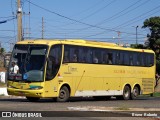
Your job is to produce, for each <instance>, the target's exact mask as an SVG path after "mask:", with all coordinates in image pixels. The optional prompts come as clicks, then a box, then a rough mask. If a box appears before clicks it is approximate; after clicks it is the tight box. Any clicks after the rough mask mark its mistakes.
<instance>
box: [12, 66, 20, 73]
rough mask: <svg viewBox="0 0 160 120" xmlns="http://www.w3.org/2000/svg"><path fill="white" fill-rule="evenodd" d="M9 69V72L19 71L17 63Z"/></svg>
mask: <svg viewBox="0 0 160 120" xmlns="http://www.w3.org/2000/svg"><path fill="white" fill-rule="evenodd" d="M10 71H11V73H14V74H17V73H18V71H19V67H18V65H15V66H13V67H11V69H10Z"/></svg>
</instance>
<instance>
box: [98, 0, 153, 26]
mask: <svg viewBox="0 0 160 120" xmlns="http://www.w3.org/2000/svg"><path fill="white" fill-rule="evenodd" d="M140 1H142V0H138V1H136V2H135V3H134V4H132V5H130V6H129V7H127V8H126V9H124V10H122V11H120V12H119V13H117V14H115V15H113V16H112V17H110V18H108V19H105V20H104V21H102V22H101V23H98V24H97V25H102V24H104V23H106V22H109V21H112V20H115V19H117V18H119V17H122V16H124V15H126V14H127V13H129V12H131V11H133V10H135V9H137V8H138V7H140V6H142V5H145V4H146V3H147V2H149V1H150V0H147V1H144V2H143V3H141V4H140V5H138V6H136V7H134V8H132V9H131V10H129V11H126V10H127V9H129V8H131V7H133V6H134V5H136V4H137V3H139V2H140ZM125 11H126V12H125ZM123 12H124V13H123ZM120 13H123V14H120Z"/></svg>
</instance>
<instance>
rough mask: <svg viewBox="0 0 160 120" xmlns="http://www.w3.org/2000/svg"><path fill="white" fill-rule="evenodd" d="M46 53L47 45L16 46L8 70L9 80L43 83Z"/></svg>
mask: <svg viewBox="0 0 160 120" xmlns="http://www.w3.org/2000/svg"><path fill="white" fill-rule="evenodd" d="M46 52H47V46H45V45H15V47H14V50H13V53H12V57H11V62H10V65H9V69H8V70H9V71H8V79H9V80H13V81H21V80H25V81H43V76H44V65H45V58H46Z"/></svg>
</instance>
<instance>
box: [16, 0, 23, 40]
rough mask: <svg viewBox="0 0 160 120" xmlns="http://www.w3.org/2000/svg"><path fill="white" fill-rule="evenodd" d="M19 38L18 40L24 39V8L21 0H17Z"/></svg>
mask: <svg viewBox="0 0 160 120" xmlns="http://www.w3.org/2000/svg"><path fill="white" fill-rule="evenodd" d="M17 29H18V34H17V39H18V41H22V8H21V0H17Z"/></svg>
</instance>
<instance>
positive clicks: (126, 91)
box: [124, 89, 129, 98]
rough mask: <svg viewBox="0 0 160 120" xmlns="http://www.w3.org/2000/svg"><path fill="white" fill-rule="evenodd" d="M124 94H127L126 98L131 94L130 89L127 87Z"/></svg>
mask: <svg viewBox="0 0 160 120" xmlns="http://www.w3.org/2000/svg"><path fill="white" fill-rule="evenodd" d="M124 96H125V98H127V97H128V96H129V91H128V89H126V90H125V91H124Z"/></svg>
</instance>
